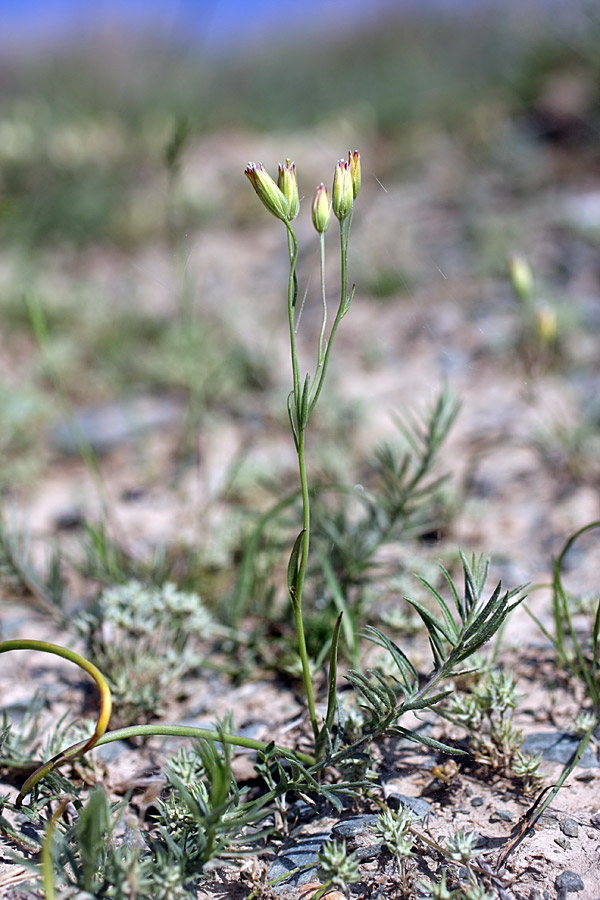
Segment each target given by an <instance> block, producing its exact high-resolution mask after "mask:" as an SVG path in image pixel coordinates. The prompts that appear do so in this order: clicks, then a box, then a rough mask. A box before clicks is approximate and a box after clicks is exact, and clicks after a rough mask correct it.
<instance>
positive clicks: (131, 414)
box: [50, 396, 182, 453]
mask: <svg viewBox="0 0 600 900" xmlns="http://www.w3.org/2000/svg"><path fill="white" fill-rule="evenodd" d="M181 419H182V406H181V404H180V403H179V402H177V401H176V400H174V399H173V398H170V397H152V396H140V397H129V398H125V399H123V400H116V401H115V402H114V403H107V404H105V405H104V406H97V407H92V408H90V409H84V410H81V411H79V412H76V413H75V414H74V416H73V418H72V419H70V420H63V421H61V422H59V423H58V424H57V425H55V426H54V428H53V429H52V431H51V433H50V439H51V441H52V443H53V444H54V446H55V447H56V448H57V449H58V450H60V451H62V452H63V453H79V452H80V451H81V448H82V445H83V446H84V447H89V448H91V449H92V450H93V451H94V452H95V453H105V452H106V451H107V450H111V449H112V448H113V447H118V446H120V445H121V444H125V443H127V442H129V441H132V440H134V439H135V438H137V437H140V435H142V434H145V433H146V432H148V431H153V430H157V429H159V428H167V427H169V426H173V425H176V424H177V423H178V422H180V421H181Z"/></svg>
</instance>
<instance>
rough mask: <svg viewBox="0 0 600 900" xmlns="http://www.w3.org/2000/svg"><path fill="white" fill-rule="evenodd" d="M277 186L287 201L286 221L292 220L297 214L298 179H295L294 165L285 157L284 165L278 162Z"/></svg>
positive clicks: (298, 207)
mask: <svg viewBox="0 0 600 900" xmlns="http://www.w3.org/2000/svg"><path fill="white" fill-rule="evenodd" d="M277 186H278V187H279V190H280V191H281V193H282V194H283V196H284V197H285V199H286V200H287V202H288V206H289V209H290V212H289V218H288V221H289V222H292V221H293V220H294V219H295V218H296V216H297V215H298V211H299V209H300V200H299V198H298V181H297V179H296V166H295V165H294V163H293V162H291V160H289V159H286V161H285V166H282V165H281V163H280V164H279V176H278V178H277Z"/></svg>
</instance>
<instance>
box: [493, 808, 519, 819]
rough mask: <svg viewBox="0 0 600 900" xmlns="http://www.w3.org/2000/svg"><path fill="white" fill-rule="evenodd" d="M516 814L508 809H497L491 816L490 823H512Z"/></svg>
mask: <svg viewBox="0 0 600 900" xmlns="http://www.w3.org/2000/svg"><path fill="white" fill-rule="evenodd" d="M513 819H514V814H513V813H511V812H510V811H509V810H508V809H496V810H494V812H493V813H492V814H491V816H490V822H512V820H513Z"/></svg>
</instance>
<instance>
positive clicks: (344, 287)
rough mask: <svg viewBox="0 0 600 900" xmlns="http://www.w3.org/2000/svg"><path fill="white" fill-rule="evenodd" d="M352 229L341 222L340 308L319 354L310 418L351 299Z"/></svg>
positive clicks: (309, 409)
mask: <svg viewBox="0 0 600 900" xmlns="http://www.w3.org/2000/svg"><path fill="white" fill-rule="evenodd" d="M349 231H350V222H349V220H348V224H347V225H346V224H345V223H344V222H340V255H341V273H340V280H341V287H340V302H339V306H338V310H337V313H336V316H335V319H334V321H333V325H332V326H331V332H330V334H329V340H328V341H327V347H326V349H325V353H324V355H323V358H322V359H321V356H320V354H319V365H318V366H317V371H316V372H315V378H314V381H313V386H312V389H311V398H310V403H309V406H308V417H309V418H310V416H311V414H312V412H313V410H314V408H315V406H316V405H317V402H318V400H319V396H320V394H321V391H322V389H323V384H324V382H325V376H326V374H327V366H328V365H329V357H330V355H331V348H332V347H333V339H334V338H335V334H336V332H337V329H338V325H339V324H340V322H341V321H342V319H343V318H344V316H345V315H346V313H347V312H348V307H349V301H350V299H351V298H349V297H348V234H349Z"/></svg>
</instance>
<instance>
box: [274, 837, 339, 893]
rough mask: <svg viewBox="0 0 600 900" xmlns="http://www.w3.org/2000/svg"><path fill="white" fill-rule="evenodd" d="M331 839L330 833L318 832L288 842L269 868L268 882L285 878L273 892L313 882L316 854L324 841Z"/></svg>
mask: <svg viewBox="0 0 600 900" xmlns="http://www.w3.org/2000/svg"><path fill="white" fill-rule="evenodd" d="M330 837H331V831H319V832H317V833H315V834H308V835H305V836H304V837H297V838H296V839H294V840H292V841H290V842H289V843H288V845H287V846H286V847H284V848H283V849H282V850H280V852H279V853H278V854H277V856H276V857H275V859H274V860H273V862H272V863H271V865H270V866H269V872H268V878H269V881H274V880H275V879H277V878H285V876H286V875H289V877H288V878H285V882H284V883H283V884H280V885H276V886H275V890H277V889H278V888H280V889H281V890H286V889H287V888H288V887H290V886H292V887H299V886H300V885H302V884H308V882H310V881H314V880H315V878H316V875H317V868H318V864H319V859H318V854H319V853H320V851H321V848H322V847H323V844H324V843H325V841H327V840H329V838H330ZM304 866H306V867H307V868H305V869H304V870H303V871H302V872H296V873H295V874H293V875H290V873H291V872H294V870H295V869H298V868H301V867H304Z"/></svg>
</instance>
